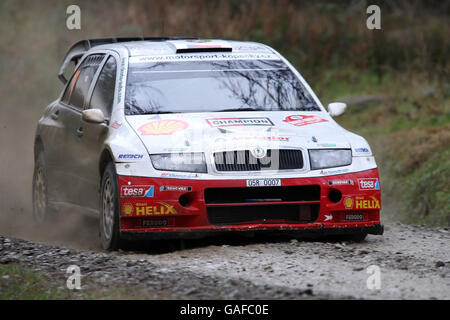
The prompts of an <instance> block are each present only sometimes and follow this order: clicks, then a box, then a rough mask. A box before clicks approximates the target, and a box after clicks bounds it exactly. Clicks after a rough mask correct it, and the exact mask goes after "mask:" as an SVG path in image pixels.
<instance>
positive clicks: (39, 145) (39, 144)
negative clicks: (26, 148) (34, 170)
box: [34, 135, 44, 161]
mask: <svg viewBox="0 0 450 320" xmlns="http://www.w3.org/2000/svg"><path fill="white" fill-rule="evenodd" d="M41 151H44V141H43V140H42V138H41V136H39V135H38V136H36V137H35V138H34V160H35V161H36V159H37V157H38V156H39V153H40V152H41Z"/></svg>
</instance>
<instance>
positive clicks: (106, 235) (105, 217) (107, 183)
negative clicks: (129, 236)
mask: <svg viewBox="0 0 450 320" xmlns="http://www.w3.org/2000/svg"><path fill="white" fill-rule="evenodd" d="M99 208H100V217H99V228H100V239H101V242H102V247H103V249H104V250H107V251H114V250H117V249H119V247H120V244H121V240H120V206H119V192H118V187H117V175H116V170H115V167H114V163H112V162H110V163H108V165H107V166H106V168H105V170H104V172H103V175H102V183H101V189H100V206H99Z"/></svg>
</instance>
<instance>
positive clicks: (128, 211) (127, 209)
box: [122, 203, 133, 216]
mask: <svg viewBox="0 0 450 320" xmlns="http://www.w3.org/2000/svg"><path fill="white" fill-rule="evenodd" d="M122 211H123V213H125V214H126V215H127V216H128V215H130V214H132V213H133V206H132V205H131V204H129V203H126V204H124V205H123V207H122Z"/></svg>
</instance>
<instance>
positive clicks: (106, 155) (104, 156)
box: [98, 147, 114, 181]
mask: <svg viewBox="0 0 450 320" xmlns="http://www.w3.org/2000/svg"><path fill="white" fill-rule="evenodd" d="M113 159H114V158H113V156H112V152H111V150H110V149H109V148H107V147H106V148H105V149H103V151H102V153H101V155H100V160H99V163H98V170H99V176H100V181H102V178H103V172H104V171H105V168H106V166H107V165H108V163H110V162H113Z"/></svg>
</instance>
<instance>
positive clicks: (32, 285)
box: [0, 265, 71, 300]
mask: <svg viewBox="0 0 450 320" xmlns="http://www.w3.org/2000/svg"><path fill="white" fill-rule="evenodd" d="M53 281H54V280H53ZM70 297H71V293H70V292H69V291H68V290H67V289H66V290H58V288H57V287H55V286H54V283H53V285H52V282H51V281H50V279H49V278H48V277H46V276H45V275H43V274H41V273H39V272H36V271H32V270H30V269H27V268H24V267H21V266H18V265H5V266H0V300H17V299H20V300H48V299H68V298H70Z"/></svg>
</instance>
